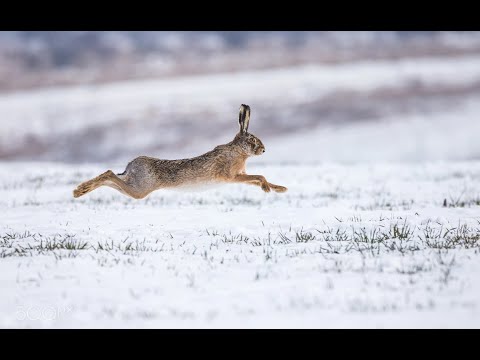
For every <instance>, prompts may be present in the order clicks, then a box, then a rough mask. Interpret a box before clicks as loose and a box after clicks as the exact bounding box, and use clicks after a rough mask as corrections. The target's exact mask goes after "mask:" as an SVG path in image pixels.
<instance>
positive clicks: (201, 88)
mask: <svg viewBox="0 0 480 360" xmlns="http://www.w3.org/2000/svg"><path fill="white" fill-rule="evenodd" d="M241 103H246V104H249V105H250V106H251V107H252V122H251V128H250V130H251V132H252V133H255V134H256V135H258V136H259V137H260V138H261V139H262V140H264V142H265V144H266V146H267V152H266V154H265V156H264V157H262V159H264V160H265V161H271V162H275V161H277V162H278V161H280V162H282V161H286V162H288V161H347V162H354V161H391V160H406V161H423V160H471V159H480V142H479V141H478V134H479V133H480V33H479V32H280V31H279V32H255V31H249V32H226V31H224V32H211V31H198V32H170V31H169V32H144V31H143V32H142V31H138V32H130V31H118V32H113V31H109V32H51V31H44V32H35V31H23V32H22V31H19V32H0V125H1V126H0V160H10V161H15V160H28V161H36V160H42V161H62V162H111V161H126V160H129V159H131V158H133V157H135V156H137V155H141V154H143V155H151V156H155V157H161V158H170V157H181V156H194V155H197V154H198V153H199V152H204V151H208V150H210V149H211V148H213V147H214V146H215V145H216V144H218V143H225V142H227V141H230V140H231V138H233V136H234V134H235V132H236V131H237V123H236V121H237V114H238V107H239V105H240V104H241ZM269 149H270V150H271V151H269Z"/></svg>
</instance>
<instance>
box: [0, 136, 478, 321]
mask: <svg viewBox="0 0 480 360" xmlns="http://www.w3.org/2000/svg"><path fill="white" fill-rule="evenodd" d="M272 146H273V145H272ZM272 146H270V147H272ZM275 150H276V148H275V147H274V146H273V149H272V151H275ZM122 167H123V164H118V167H117V165H116V166H114V167H113V170H117V169H121V168H122ZM107 168H112V166H109V165H101V164H96V165H88V166H87V165H83V166H74V165H61V164H52V163H20V162H17V163H2V164H0V212H1V214H2V216H1V221H0V289H1V292H2V296H1V297H0V327H7V328H9V327H21V328H74V327H80V328H82V327H89V328H90V327H94V328H99V327H102V328H104V327H106V328H109V327H121V328H128V327H142V328H143V327H180V328H183V327H194V328H199V327H200V328H218V327H227V328H238V327H255V328H276V327H294V328H304V327H305V328H309V327H314V328H324V327H328V328H344V327H349V328H350V327H353V328H392V327H410V328H411V327H415V328H417V327H420V328H440V327H448V328H463V327H469V328H470V327H473V328H475V327H477V328H478V324H480V276H479V274H480V261H479V260H480V248H479V245H480V240H479V237H480V225H479V224H480V212H479V204H480V186H479V184H478V178H479V177H480V162H478V161H471V162H468V161H464V162H429V163H417V164H411V163H400V162H396V163H382V162H377V163H372V164H344V165H340V164H337V163H326V162H316V163H300V162H297V163H288V164H272V163H269V162H268V161H265V160H262V157H258V158H255V159H251V161H250V162H249V165H248V166H247V170H248V172H249V173H252V174H263V175H265V177H266V178H267V179H268V180H269V181H270V182H273V183H278V184H281V185H285V186H287V187H288V188H289V191H288V192H287V193H284V194H277V193H268V194H267V193H263V192H262V191H261V190H260V189H259V188H257V187H255V186H248V185H240V184H233V185H224V186H221V187H217V188H211V189H207V190H205V191H202V192H183V191H169V190H164V191H162V190H159V191H157V192H154V193H153V194H151V195H150V196H149V197H148V198H147V199H144V200H133V199H129V198H126V197H124V196H123V195H121V194H120V193H118V192H116V191H115V190H113V189H110V188H100V189H98V190H96V191H94V192H92V193H90V194H88V195H86V196H85V197H82V198H80V199H74V198H73V197H72V190H73V189H74V188H75V186H76V185H77V184H78V183H79V182H81V181H84V180H85V179H88V178H90V177H93V176H95V175H97V174H99V173H100V172H103V171H105V170H106V169H107ZM444 199H446V200H447V207H443V202H444ZM454 205H456V206H454ZM394 226H397V229H400V230H401V229H408V228H409V229H410V231H412V234H411V235H408V236H407V238H406V239H403V240H402V239H400V238H398V236H397V237H395V235H394V231H393V230H392V229H393V227H394ZM462 226H467V228H466V229H467V230H466V232H465V233H464V234H467V236H466V238H468V239H470V241H471V243H470V245H468V244H467V243H462V241H458V242H457V243H456V244H455V245H454V246H452V247H451V248H449V247H450V246H447V245H445V246H444V247H446V248H442V246H438V244H442V243H443V244H445V241H446V240H445V239H448V238H449V235H448V234H447V235H445V232H446V230H447V229H450V233H451V234H458V233H459V232H458V231H459V230H457V229H462ZM362 229H363V230H362ZM428 229H430V234H434V233H435V232H438V231H440V230H441V234H442V236H441V237H440V239H437V240H438V241H439V243H437V245H435V244H433V243H431V244H430V245H428V244H427V242H426V240H425V233H426V232H427V233H428ZM337 230H338V231H339V233H340V234H341V233H342V232H344V236H345V239H344V241H339V239H338V238H336V240H335V236H336V235H335V234H337ZM362 231H364V232H362ZM372 231H378V232H384V233H388V234H389V236H387V238H386V239H385V240H384V241H383V242H380V243H379V242H375V241H374V242H373V243H368V242H362V241H360V240H359V239H360V238H359V237H358V236H359V235H358V234H362V233H363V234H367V237H368V236H370V237H371V236H372V234H373V233H372ZM355 233H356V234H357V237H355V236H354V234H355ZM302 234H303V235H302ZM297 236H300V238H299V239H296V237H297ZM312 236H313V237H312ZM69 243H70V244H71V247H70V249H65V248H63V249H62V248H56V249H55V248H54V247H55V246H60V247H61V245H60V244H64V247H68V246H67V245H66V244H69ZM55 244H56V245H55ZM466 244H467V245H466ZM72 247H74V248H75V249H72ZM437 247H440V248H437ZM15 251H16V252H15Z"/></svg>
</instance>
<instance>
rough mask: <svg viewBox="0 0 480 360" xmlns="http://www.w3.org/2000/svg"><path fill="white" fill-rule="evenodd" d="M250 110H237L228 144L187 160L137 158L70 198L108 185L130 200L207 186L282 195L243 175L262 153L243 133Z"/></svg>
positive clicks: (258, 177) (277, 187) (81, 187)
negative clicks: (168, 190) (236, 185)
mask: <svg viewBox="0 0 480 360" xmlns="http://www.w3.org/2000/svg"><path fill="white" fill-rule="evenodd" d="M249 120H250V107H248V106H247V105H242V106H241V107H240V114H239V125H240V131H239V132H238V134H237V135H236V136H235V138H234V139H233V140H232V141H231V142H229V143H228V144H224V145H219V146H217V147H216V148H215V149H213V150H211V151H209V152H207V153H205V154H203V155H200V156H197V157H194V158H190V159H181V160H162V159H156V158H152V157H147V156H140V157H137V158H136V159H134V160H133V161H131V162H130V163H129V164H128V165H127V168H126V169H125V171H124V172H123V173H122V174H117V175H115V174H114V173H113V172H112V171H111V170H108V171H107V172H105V173H103V174H101V175H99V176H97V177H96V178H94V179H91V180H88V181H86V182H84V183H82V184H80V185H79V186H78V187H77V188H76V189H75V190H74V191H73V196H74V197H76V198H78V197H80V196H83V195H85V194H86V193H88V192H90V191H93V190H95V189H97V188H98V187H100V186H109V187H112V188H114V189H116V190H118V191H120V192H121V193H122V194H125V195H127V196H130V197H132V198H134V199H142V198H144V197H145V196H147V195H148V194H150V193H151V192H152V191H155V190H158V189H164V188H178V187H183V186H195V185H202V184H208V183H222V182H223V183H225V182H226V183H245V184H252V185H256V186H260V187H261V188H262V190H263V191H265V192H270V190H273V191H275V192H285V191H287V188H286V187H284V186H280V185H275V184H272V183H269V182H268V181H267V180H266V179H265V177H264V176H262V175H247V174H246V172H245V163H246V161H247V159H248V158H249V157H250V156H255V155H261V154H263V153H264V152H265V147H264V145H263V143H262V142H261V141H260V139H259V138H257V137H256V136H255V135H253V134H250V133H248V132H247V129H248V124H249Z"/></svg>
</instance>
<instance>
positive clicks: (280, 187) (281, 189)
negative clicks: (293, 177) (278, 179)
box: [268, 183, 288, 193]
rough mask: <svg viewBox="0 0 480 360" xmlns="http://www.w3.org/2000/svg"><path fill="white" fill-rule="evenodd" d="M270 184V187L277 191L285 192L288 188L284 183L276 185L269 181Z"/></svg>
mask: <svg viewBox="0 0 480 360" xmlns="http://www.w3.org/2000/svg"><path fill="white" fill-rule="evenodd" d="M268 186H270V188H272V189H273V191H275V192H277V193H283V192H285V191H287V190H288V189H287V188H286V187H285V186H282V185H275V184H272V183H268Z"/></svg>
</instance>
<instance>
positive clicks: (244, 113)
mask: <svg viewBox="0 0 480 360" xmlns="http://www.w3.org/2000/svg"><path fill="white" fill-rule="evenodd" d="M249 122H250V106H248V105H245V104H242V105H241V106H240V113H239V115H238V123H239V125H240V132H241V133H242V134H245V133H246V132H247V130H248V123H249Z"/></svg>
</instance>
